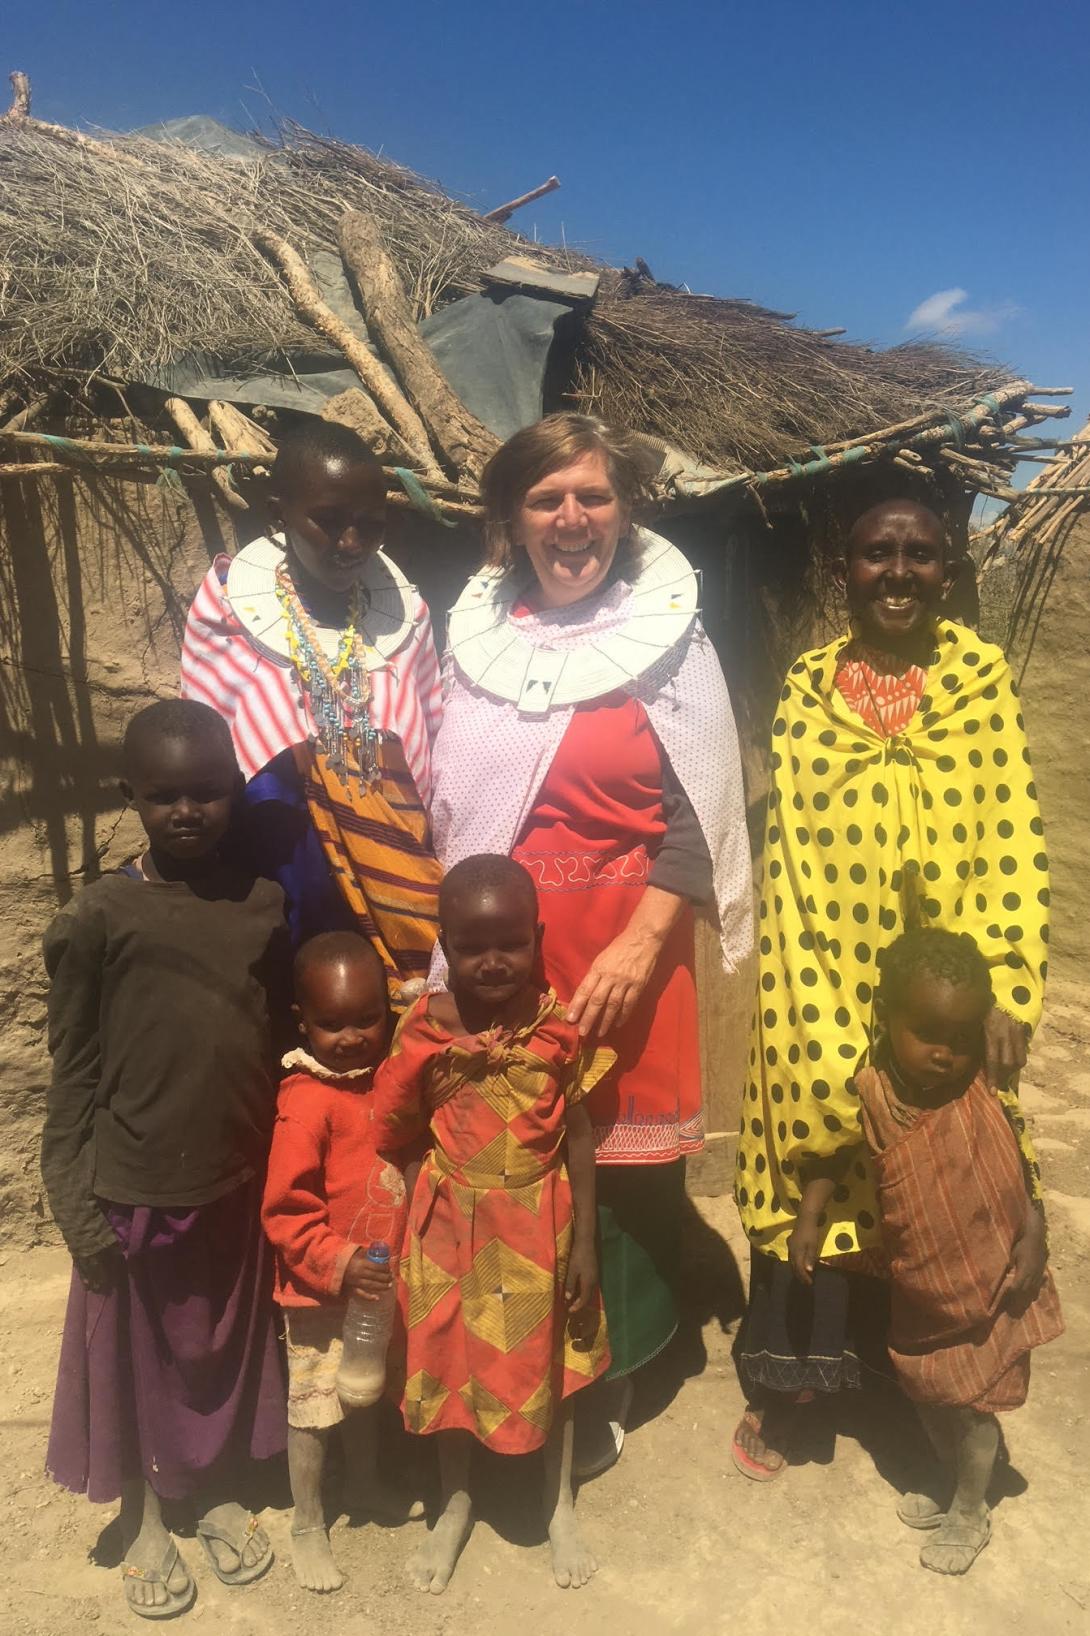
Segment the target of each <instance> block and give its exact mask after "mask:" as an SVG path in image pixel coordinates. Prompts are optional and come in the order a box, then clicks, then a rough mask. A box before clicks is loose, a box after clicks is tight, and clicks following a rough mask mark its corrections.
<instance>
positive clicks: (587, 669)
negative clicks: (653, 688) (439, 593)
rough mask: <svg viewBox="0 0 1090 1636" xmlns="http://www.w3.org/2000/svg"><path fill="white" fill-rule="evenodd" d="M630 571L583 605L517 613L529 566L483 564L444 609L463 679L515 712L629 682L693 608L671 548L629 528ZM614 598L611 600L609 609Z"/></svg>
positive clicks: (676, 637) (694, 594)
mask: <svg viewBox="0 0 1090 1636" xmlns="http://www.w3.org/2000/svg"><path fill="white" fill-rule="evenodd" d="M632 553H633V558H634V570H635V571H634V573H632V574H630V575H629V576H626V577H627V579H628V583H627V584H625V583H624V582H618V584H616V585H614V586H613V587H612V588H611V590H610V591H607V592H606V593H605V595H604V599H603V598H602V597H597V598H591V599H588V601H589V604H590V605H589V606H588V607H586V608H584V604H583V603H576V604H575V605H574V606H573V607H571V608H568V609H565V610H563V612H562V613H561V612H560V611H556V612H553V613H549V614H545V615H537V616H533V615H531V616H528V617H526V618H524V619H514V618H512V617H511V610H512V608H513V607H514V606H515V605H516V604H517V602H518V601H519V599H520V598H521V597H522V596H524V595H525V593H526V591H527V589H528V588H529V586H530V585H531V584H532V583H533V574H532V570H530V569H526V570H525V571H521V572H520V571H518V570H514V571H513V570H510V569H499V568H485V569H482V570H481V571H480V572H479V573H476V574H474V575H473V577H472V579H471V580H470V581H469V582H468V584H467V585H466V588H465V590H464V591H463V592H462V594H461V596H460V597H459V598H458V601H457V602H456V603H455V605H454V607H453V608H452V609H451V611H450V617H449V619H448V622H447V646H448V649H449V651H450V652H451V653H453V655H454V659H455V661H456V663H457V665H458V669H459V670H460V671H461V672H462V674H463V675H464V677H465V678H466V680H467V681H468V682H469V683H471V684H472V685H473V686H475V687H478V688H480V689H481V691H482V692H485V693H488V694H491V695H492V697H494V698H497V699H504V700H507V701H508V702H509V703H511V704H514V705H517V707H518V709H519V712H520V713H521V714H523V715H530V716H542V715H545V714H547V713H548V711H550V710H552V709H554V708H556V709H560V708H563V707H565V706H571V705H574V704H579V703H580V702H581V701H582V700H584V699H597V698H601V697H602V696H603V695H604V694H606V693H612V692H614V691H615V690H616V689H618V688H621V687H624V686H626V685H627V684H629V683H631V682H634V681H635V680H636V679H637V678H638V677H639V676H641V675H643V673H644V671H646V670H649V669H650V668H651V666H652V665H654V664H656V663H657V662H658V661H659V660H660V659H661V658H662V657H663V655H664V654H666V653H668V652H669V650H670V649H671V648H672V647H674V646H676V644H677V643H678V642H679V641H680V640H681V639H682V637H683V636H685V634H686V632H687V631H688V630H689V628H690V627H691V625H692V623H693V619H694V618H695V616H696V614H697V613H698V612H699V606H698V603H699V590H698V583H697V577H696V575H695V573H694V572H693V570H692V568H691V567H690V566H689V563H688V562H687V561H686V559H685V558H684V556H682V554H681V552H680V551H679V550H678V549H677V547H676V546H674V545H671V544H670V542H669V541H668V540H664V539H662V538H661V536H660V535H658V534H653V533H652V532H651V530H650V529H647V528H637V529H635V530H633V542H632ZM611 601H612V604H613V606H612V607H607V604H608V603H610V602H611Z"/></svg>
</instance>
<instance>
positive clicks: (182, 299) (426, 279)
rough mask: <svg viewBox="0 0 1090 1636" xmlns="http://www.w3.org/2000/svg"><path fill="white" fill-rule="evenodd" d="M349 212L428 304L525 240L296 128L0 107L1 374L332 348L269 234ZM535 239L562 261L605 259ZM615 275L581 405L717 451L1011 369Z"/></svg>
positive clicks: (142, 368)
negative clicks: (208, 125)
mask: <svg viewBox="0 0 1090 1636" xmlns="http://www.w3.org/2000/svg"><path fill="white" fill-rule="evenodd" d="M351 208H364V209H368V210H370V211H372V212H373V213H374V215H375V216H376V217H377V218H378V220H379V222H380V225H381V227H382V231H383V233H384V236H385V239H386V242H387V244H388V247H389V249H390V251H391V254H392V256H393V258H394V260H395V262H396V263H397V265H398V268H399V269H400V271H401V274H402V277H403V278H404V280H405V283H406V285H407V287H408V289H409V292H410V295H411V300H412V304H413V308H414V311H415V313H416V315H417V317H422V316H424V315H426V314H427V313H429V312H431V311H433V310H434V309H435V308H436V307H437V306H439V305H442V304H443V303H444V302H446V301H449V300H452V299H454V298H456V297H458V296H460V295H464V294H466V293H468V292H471V291H473V290H476V289H477V288H478V287H479V275H480V273H481V272H482V271H483V270H484V269H485V268H487V267H488V266H490V265H491V264H493V263H494V262H496V261H499V260H501V259H502V258H503V257H504V256H505V255H508V254H510V253H511V252H512V250H514V249H516V248H518V249H520V250H525V249H526V245H525V241H523V240H521V239H519V238H518V236H517V235H515V234H512V233H510V232H509V231H508V230H507V229H505V228H503V227H500V226H497V225H496V224H494V223H490V222H486V221H484V220H482V218H481V217H480V216H478V215H477V214H476V213H475V212H474V211H472V210H470V209H468V208H467V207H466V206H464V205H462V204H459V203H458V202H456V201H455V200H452V199H450V198H448V197H447V196H446V195H445V194H443V193H442V192H441V191H439V190H438V189H437V188H436V187H434V186H433V185H431V184H429V183H427V182H425V181H423V180H421V179H420V178H419V177H417V176H415V175H413V174H412V173H411V172H409V171H406V170H404V169H402V168H401V167H399V166H396V165H394V164H391V163H389V162H388V161H385V160H381V159H378V158H376V157H375V156H374V155H372V154H370V153H367V152H366V151H364V150H362V149H360V148H355V147H352V146H349V145H348V144H345V143H342V142H338V141H334V140H332V139H329V138H324V137H319V136H316V135H314V134H313V133H311V132H309V131H306V130H304V129H302V128H301V127H298V126H294V125H288V126H285V127H284V129H283V131H282V134H281V141H280V144H279V145H275V146H274V145H272V144H270V145H269V147H268V152H267V154H266V155H265V156H264V157H262V158H260V159H258V160H257V161H255V162H254V163H243V162H239V161H238V160H228V159H223V158H214V157H210V156H208V155H204V154H200V153H196V152H193V151H191V150H189V149H187V148H183V147H180V146H177V145H164V144H160V143H156V142H153V141H150V140H147V139H144V138H119V139H117V140H116V141H115V142H110V143H106V142H103V141H86V140H81V139H80V138H79V137H77V136H76V135H75V134H74V133H65V132H63V131H59V130H53V129H43V128H41V127H37V126H35V124H34V122H33V121H30V122H25V121H24V122H19V121H14V122H10V123H4V122H0V246H2V249H0V384H2V383H3V382H4V381H5V380H11V379H16V380H27V379H34V378H40V377H41V376H43V375H51V376H54V377H56V376H61V375H65V374H68V375H77V376H78V375H81V374H89V373H102V374H105V375H108V376H110V377H112V378H114V379H118V380H122V381H127V380H140V379H144V378H146V377H147V376H148V375H149V374H151V373H152V372H154V371H155V370H156V369H157V368H159V367H161V366H162V365H164V364H166V363H168V362H169V361H170V360H171V359H173V358H177V357H179V356H182V355H184V354H186V353H189V352H193V351H203V352H208V353H210V354H212V355H214V356H216V357H218V358H220V359H222V360H223V361H224V363H225V364H227V365H228V366H231V367H235V366H239V365H247V364H248V365H252V364H254V363H256V362H259V361H262V360H274V359H277V358H279V357H280V356H281V355H282V354H283V353H285V352H290V351H293V350H304V349H305V350H307V351H309V352H311V353H314V352H320V351H322V350H328V344H327V343H324V342H322V341H321V340H320V338H319V337H318V336H316V334H315V332H314V331H313V330H311V329H310V328H308V327H306V326H305V325H304V324H303V323H302V322H301V321H300V319H299V318H298V316H297V314H296V312H295V310H294V308H293V306H292V303H291V300H290V297H289V296H288V294H287V291H286V290H285V287H284V284H283V282H282V280H281V278H280V275H279V273H278V272H277V271H276V269H275V268H274V267H273V266H272V265H271V264H270V262H269V261H268V260H267V258H266V256H265V255H264V254H263V253H262V252H261V250H260V249H259V248H258V247H257V244H256V242H255V236H256V235H257V234H259V233H265V234H269V233H272V234H274V235H279V236H281V237H283V238H284V239H287V240H288V241H289V242H290V243H291V244H292V245H293V246H294V247H295V248H297V249H298V250H300V251H301V252H303V253H304V254H307V253H309V252H313V251H314V250H319V249H320V250H327V251H334V252H335V251H336V243H337V225H338V222H339V221H340V218H341V216H342V215H343V213H344V211H345V210H346V209H351ZM533 253H534V255H535V257H536V258H537V259H539V260H541V261H544V262H546V263H548V264H549V265H552V266H554V267H557V268H562V269H569V270H570V269H574V268H576V267H590V266H594V265H595V263H593V262H592V261H590V259H589V258H587V257H582V256H579V255H577V254H573V253H572V252H570V251H567V250H563V251H562V250H560V249H555V248H554V249H550V248H548V247H544V246H540V245H535V246H533ZM602 271H603V273H604V277H603V282H602V288H601V291H600V294H599V298H598V301H597V304H596V306H595V308H594V311H593V313H592V315H591V317H590V319H589V321H588V324H587V326H586V330H585V334H584V338H583V342H582V345H581V348H580V352H579V357H578V359H577V366H576V377H575V380H574V382H573V383H572V384H573V395H574V401H575V402H576V403H577V404H579V405H581V406H583V407H586V408H588V409H591V410H594V411H597V412H599V413H601V414H603V415H605V416H606V417H608V418H610V419H613V420H616V421H617V422H619V423H621V424H627V425H629V426H631V427H633V428H634V429H636V430H639V431H645V432H648V433H650V434H652V435H654V436H657V437H660V438H663V439H665V440H666V441H668V442H671V443H674V444H676V445H677V446H679V447H681V448H683V449H686V450H688V451H689V452H690V453H692V454H694V455H696V456H697V457H698V458H700V459H702V460H704V461H707V462H709V463H711V464H714V465H716V466H719V467H725V468H727V469H732V470H737V469H739V468H745V469H759V468H761V467H767V466H770V465H775V464H778V463H781V462H782V461H784V460H785V459H799V458H805V453H806V450H807V448H808V446H809V445H811V444H825V443H829V442H833V441H836V440H839V439H843V438H847V437H852V436H857V435H861V434H865V433H869V432H870V431H872V430H874V429H876V428H878V427H880V426H884V425H888V424H889V423H890V422H894V421H898V420H902V419H907V418H909V417H911V416H914V415H918V414H921V413H924V412H926V411H929V410H930V411H933V410H935V409H939V410H949V411H954V412H962V411H964V409H966V408H967V407H968V405H969V404H970V403H971V402H972V400H973V399H974V398H975V397H977V396H978V395H979V394H981V393H983V392H987V391H994V390H995V389H996V388H997V387H1000V386H1002V385H1003V384H1005V383H1006V382H1008V381H1009V380H1010V378H1011V377H1010V376H1009V374H1008V373H1007V372H1006V371H1005V370H1003V369H1002V368H999V367H998V366H985V365H982V364H980V363H977V362H975V361H974V360H972V359H969V358H966V357H964V356H962V355H960V354H957V353H955V352H952V351H950V350H948V349H946V348H944V347H940V346H921V345H913V346H906V347H900V348H895V349H893V350H892V351H889V352H876V351H872V350H870V349H869V348H866V347H862V346H855V345H851V344H848V343H844V342H842V341H834V340H831V339H829V338H824V337H822V336H820V335H816V334H814V333H813V332H810V331H806V330H802V329H797V328H793V327H792V326H790V325H789V324H788V323H787V322H785V321H784V320H783V319H782V317H780V316H779V315H777V314H774V313H770V312H767V311H765V310H764V309H762V308H760V307H757V306H754V305H751V304H749V303H747V302H743V301H720V300H716V299H713V298H710V297H706V296H691V295H688V294H686V293H683V292H678V291H674V290H671V289H668V288H666V287H664V286H660V285H655V284H654V283H653V282H648V281H646V280H643V281H634V280H633V279H632V278H631V277H628V276H625V275H621V274H617V273H613V272H610V271H609V270H608V269H602Z"/></svg>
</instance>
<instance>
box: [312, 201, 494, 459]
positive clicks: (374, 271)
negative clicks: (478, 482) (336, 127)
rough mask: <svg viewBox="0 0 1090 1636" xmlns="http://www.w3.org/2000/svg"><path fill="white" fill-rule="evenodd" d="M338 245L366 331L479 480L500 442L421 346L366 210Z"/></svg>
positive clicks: (447, 448) (437, 434) (440, 440)
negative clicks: (367, 330)
mask: <svg viewBox="0 0 1090 1636" xmlns="http://www.w3.org/2000/svg"><path fill="white" fill-rule="evenodd" d="M337 243H338V245H339V246H340V251H341V256H342V257H343V259H344V264H345V266H346V267H347V268H348V271H349V272H350V273H351V275H352V277H353V279H354V280H355V282H356V288H357V289H358V290H359V294H360V301H361V302H362V304H363V312H364V317H365V318H366V320H367V327H368V329H369V330H370V332H371V334H372V335H373V336H374V337H375V340H376V341H377V342H378V344H379V346H380V347H381V349H382V351H383V352H384V353H385V355H386V357H387V358H388V359H389V360H390V363H391V365H392V366H393V368H394V370H395V371H396V373H397V376H398V379H399V380H400V382H401V384H402V386H403V387H404V389H405V393H406V396H407V397H408V398H409V399H410V401H411V402H412V403H413V405H414V406H415V408H416V409H417V410H418V411H419V413H420V415H421V416H422V417H423V420H424V422H425V423H426V425H427V427H428V429H429V430H430V432H431V434H432V437H433V438H434V440H435V443H436V444H437V446H438V447H439V449H440V450H441V451H442V453H443V454H444V456H445V457H446V459H447V460H448V461H449V463H450V465H451V466H452V467H453V468H454V470H455V471H457V472H467V473H469V474H470V475H471V476H473V477H479V476H480V474H481V470H482V468H483V467H484V465H485V462H486V461H487V460H488V459H489V458H490V457H491V455H493V454H494V453H495V451H496V450H497V449H498V448H499V440H498V439H497V438H495V437H494V436H493V435H492V433H491V432H489V431H487V430H486V428H485V427H484V426H482V425H481V423H480V421H479V420H478V419H477V418H476V416H475V415H471V414H470V412H469V410H468V409H467V408H466V406H465V404H464V403H463V402H462V401H461V399H460V398H459V397H458V395H457V393H456V392H454V391H453V390H452V388H451V387H450V386H449V385H448V383H447V381H446V379H445V377H444V375H443V373H442V371H441V370H440V368H439V366H438V364H437V363H436V362H435V359H434V358H433V357H432V355H431V353H430V352H429V351H428V348H427V346H426V345H425V343H424V342H423V341H422V340H421V338H420V335H419V333H418V331H417V328H416V325H415V324H414V323H413V319H412V310H411V308H410V306H409V301H408V297H407V296H406V294H405V288H404V285H403V284H402V282H401V275H400V274H399V272H398V270H397V268H396V267H395V266H394V263H393V260H392V258H391V256H390V253H389V251H388V250H387V248H386V245H385V243H384V241H383V237H382V232H381V230H380V228H379V225H378V223H377V222H376V220H375V218H374V217H373V216H372V215H370V214H368V213H367V212H365V211H362V210H347V211H346V212H345V214H344V215H343V216H342V217H341V222H340V226H339V227H338V229H337Z"/></svg>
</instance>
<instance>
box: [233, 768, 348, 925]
mask: <svg viewBox="0 0 1090 1636" xmlns="http://www.w3.org/2000/svg"><path fill="white" fill-rule="evenodd" d="M242 799H243V811H242V815H241V820H242V821H241V824H240V826H239V827H240V834H239V841H240V843H241V851H242V853H243V855H244V858H245V862H246V864H247V866H248V867H249V868H250V869H251V870H253V871H254V872H255V873H256V874H258V875H262V876H264V877H265V878H266V879H268V880H274V881H277V882H279V884H280V885H281V886H282V887H283V889H284V897H285V900H286V901H285V905H284V909H285V913H286V915H287V920H288V929H289V931H290V933H291V942H292V947H293V948H298V947H299V945H300V943H304V942H306V940H307V938H308V937H314V936H316V935H317V933H318V932H338V931H350V932H351V931H357V930H358V929H359V928H358V926H357V923H356V918H355V916H354V915H353V913H352V911H351V909H350V908H349V907H348V904H347V903H346V902H345V900H344V898H343V896H342V895H341V892H340V890H339V888H338V886H337V883H336V881H335V880H334V879H333V877H332V875H331V874H330V872H329V864H328V862H327V861H326V855H325V852H324V850H323V848H322V843H321V840H320V839H319V837H318V834H317V831H316V830H315V828H314V825H313V824H312V823H311V821H310V812H309V810H308V808H307V798H306V791H305V789H304V786H303V778H302V775H301V773H300V772H299V769H298V768H297V767H296V765H295V758H294V756H293V755H292V752H291V751H290V750H282V751H281V753H280V754H279V755H278V756H274V758H273V760H272V761H270V762H269V764H268V766H266V767H263V768H262V769H261V771H260V772H259V773H258V774H257V775H256V776H255V777H254V778H251V780H250V782H249V783H248V784H247V785H246V788H245V791H244V792H243V797H242ZM240 861H241V860H240Z"/></svg>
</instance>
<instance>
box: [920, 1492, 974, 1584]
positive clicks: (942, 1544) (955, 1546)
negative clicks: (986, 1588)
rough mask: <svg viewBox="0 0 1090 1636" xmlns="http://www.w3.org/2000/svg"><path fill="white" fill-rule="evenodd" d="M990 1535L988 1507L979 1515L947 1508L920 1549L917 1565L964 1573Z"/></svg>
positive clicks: (935, 1569)
mask: <svg viewBox="0 0 1090 1636" xmlns="http://www.w3.org/2000/svg"><path fill="white" fill-rule="evenodd" d="M991 1537H992V1521H991V1517H990V1516H989V1515H988V1510H987V1507H984V1508H983V1510H982V1511H981V1512H979V1513H978V1514H973V1513H970V1512H965V1511H959V1512H955V1511H950V1512H948V1513H947V1514H946V1516H945V1517H944V1518H943V1519H942V1522H941V1523H940V1524H939V1526H938V1528H937V1529H936V1530H935V1537H934V1539H931V1540H928V1542H927V1544H926V1545H925V1546H924V1548H923V1550H922V1551H921V1552H920V1566H921V1567H923V1568H930V1569H931V1572H932V1573H936V1574H966V1573H968V1572H969V1569H970V1568H971V1567H972V1565H973V1563H974V1562H975V1561H976V1559H977V1557H978V1556H979V1555H980V1553H981V1551H982V1550H983V1549H984V1547H985V1545H987V1543H988V1541H989V1540H990V1539H991Z"/></svg>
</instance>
